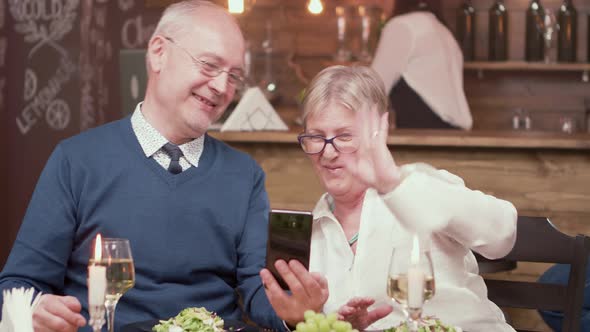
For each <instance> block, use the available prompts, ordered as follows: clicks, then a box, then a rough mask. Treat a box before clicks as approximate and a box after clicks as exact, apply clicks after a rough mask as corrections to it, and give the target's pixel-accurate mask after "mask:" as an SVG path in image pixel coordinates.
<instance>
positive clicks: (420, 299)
mask: <svg viewBox="0 0 590 332" xmlns="http://www.w3.org/2000/svg"><path fill="white" fill-rule="evenodd" d="M424 279H425V278H424V272H422V270H421V269H420V244H419V241H418V236H416V235H414V239H413V243H412V253H411V256H410V267H409V268H408V306H409V307H410V308H422V304H423V303H424Z"/></svg>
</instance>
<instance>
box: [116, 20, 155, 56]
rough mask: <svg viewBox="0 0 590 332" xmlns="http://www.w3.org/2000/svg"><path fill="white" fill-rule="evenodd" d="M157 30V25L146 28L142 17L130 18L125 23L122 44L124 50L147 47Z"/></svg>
mask: <svg viewBox="0 0 590 332" xmlns="http://www.w3.org/2000/svg"><path fill="white" fill-rule="evenodd" d="M155 29H156V25H155V24H150V25H147V26H144V25H143V18H142V17H141V16H137V17H135V18H130V19H128V20H126V21H125V22H124V23H123V29H122V30H121V43H122V44H123V47H124V48H141V47H145V46H146V45H147V42H148V40H149V39H150V37H151V36H152V34H153V33H154V30H155Z"/></svg>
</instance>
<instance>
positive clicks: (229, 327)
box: [121, 319, 260, 332]
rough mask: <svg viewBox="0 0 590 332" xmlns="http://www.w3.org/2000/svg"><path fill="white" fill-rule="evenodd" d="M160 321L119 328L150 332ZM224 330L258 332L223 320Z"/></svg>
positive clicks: (252, 328)
mask: <svg viewBox="0 0 590 332" xmlns="http://www.w3.org/2000/svg"><path fill="white" fill-rule="evenodd" d="M159 323H160V321H159V320H158V319H152V320H146V321H141V322H135V323H131V324H128V325H125V326H123V327H122V328H121V332H152V328H153V327H154V326H156V325H158V324H159ZM224 323H225V324H224V330H226V331H228V332H231V331H235V332H238V331H240V332H258V331H260V330H259V329H258V328H256V327H254V326H251V325H247V324H246V323H244V322H241V321H237V320H224Z"/></svg>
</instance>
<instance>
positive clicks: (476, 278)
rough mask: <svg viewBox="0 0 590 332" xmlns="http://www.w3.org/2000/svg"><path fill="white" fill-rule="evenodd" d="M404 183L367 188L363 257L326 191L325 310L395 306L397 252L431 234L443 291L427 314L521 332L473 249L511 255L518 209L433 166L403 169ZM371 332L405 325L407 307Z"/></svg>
mask: <svg viewBox="0 0 590 332" xmlns="http://www.w3.org/2000/svg"><path fill="white" fill-rule="evenodd" d="M402 174H403V180H402V182H401V183H400V185H399V186H398V187H397V188H396V189H394V190H393V191H392V192H390V193H388V194H386V195H384V196H379V195H378V193H377V192H376V191H375V190H373V189H369V190H367V192H366V194H365V198H364V202H363V207H362V212H361V224H360V229H359V238H358V243H357V248H356V255H354V254H353V252H352V250H351V249H350V246H349V244H348V241H347V239H346V236H345V234H344V231H343V230H342V227H341V226H340V223H339V222H338V221H337V220H336V218H335V217H334V215H333V214H332V212H331V211H330V208H329V204H328V199H327V197H328V196H327V195H328V194H324V195H323V196H322V198H321V199H320V201H319V202H318V204H317V206H316V208H315V209H314V211H313V213H314V224H313V231H312V245H311V257H310V271H312V272H319V273H321V274H323V275H325V276H326V278H327V280H328V287H329V291H330V296H329V298H328V301H327V302H326V304H325V305H324V312H326V313H330V312H335V311H337V310H338V309H339V308H340V307H341V306H342V305H344V304H345V303H346V302H347V301H348V300H349V299H351V298H353V297H358V296H362V297H372V298H374V299H375V300H376V303H375V304H374V305H373V307H375V306H379V305H383V304H392V301H391V299H390V298H389V297H388V296H387V292H386V285H387V270H388V267H389V260H390V257H391V254H392V250H393V248H396V247H402V246H403V247H406V246H410V245H411V239H412V237H411V233H412V232H414V231H420V232H425V231H430V232H431V237H430V240H431V244H430V247H431V257H432V260H433V266H434V277H435V283H436V291H435V295H434V297H433V298H432V299H431V300H430V301H428V302H427V303H426V304H425V306H424V315H434V316H436V317H438V318H440V319H441V320H442V321H443V322H445V323H448V324H454V325H456V326H459V327H461V328H463V329H464V330H467V331H514V330H513V329H512V327H510V326H509V325H508V324H507V323H506V322H505V319H504V315H503V314H502V311H501V310H500V309H499V308H498V307H497V306H496V305H495V304H494V303H492V302H491V301H489V300H488V299H487V289H486V286H485V284H484V281H483V279H482V277H481V276H480V275H479V274H478V267H477V261H476V259H475V256H474V255H473V253H472V252H471V250H470V249H472V250H474V251H476V252H478V253H480V254H482V255H483V256H485V257H488V258H491V259H493V258H500V257H503V256H504V255H506V254H507V253H508V252H509V251H510V249H511V248H512V247H513V245H514V241H515V237H516V217H517V214H516V209H515V208H514V206H513V205H512V204H511V203H510V202H507V201H504V200H501V199H497V198H495V197H493V196H490V195H486V194H483V193H482V192H480V191H474V190H470V189H468V188H466V187H465V185H464V183H463V180H462V179H461V178H459V177H457V176H455V175H453V174H451V173H449V172H447V171H444V170H436V169H434V168H433V167H431V166H429V165H426V164H410V165H406V166H403V167H402ZM393 306H394V310H393V312H392V313H391V314H390V315H389V316H387V317H385V318H383V319H381V320H379V321H377V322H375V323H374V324H373V325H371V326H370V327H369V328H368V329H369V330H375V329H385V328H389V327H392V326H394V325H397V324H399V323H400V322H401V321H402V320H403V313H402V311H401V307H400V306H399V305H397V304H394V305H393Z"/></svg>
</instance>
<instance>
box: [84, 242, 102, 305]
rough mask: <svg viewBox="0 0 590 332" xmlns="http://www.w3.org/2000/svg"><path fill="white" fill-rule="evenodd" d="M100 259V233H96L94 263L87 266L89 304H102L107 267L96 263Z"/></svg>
mask: <svg viewBox="0 0 590 332" xmlns="http://www.w3.org/2000/svg"><path fill="white" fill-rule="evenodd" d="M101 259H102V245H101V238H100V234H98V235H97V236H96V241H95V244H94V263H93V264H91V265H89V266H88V304H89V305H90V306H98V305H103V304H104V297H105V293H106V289H107V268H106V266H99V265H96V263H98V262H100V260H101Z"/></svg>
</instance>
